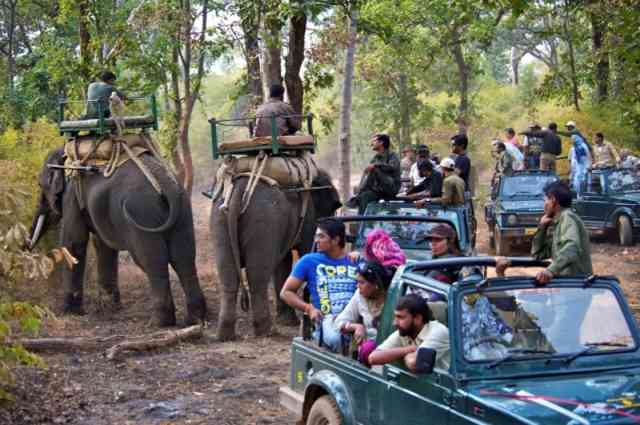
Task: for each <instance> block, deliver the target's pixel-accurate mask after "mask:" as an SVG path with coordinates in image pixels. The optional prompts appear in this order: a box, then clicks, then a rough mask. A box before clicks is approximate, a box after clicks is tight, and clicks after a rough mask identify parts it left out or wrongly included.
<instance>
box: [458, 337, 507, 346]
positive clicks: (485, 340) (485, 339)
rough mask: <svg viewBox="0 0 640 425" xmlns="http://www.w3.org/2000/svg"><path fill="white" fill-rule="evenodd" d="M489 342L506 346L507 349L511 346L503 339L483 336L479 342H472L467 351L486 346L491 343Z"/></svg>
mask: <svg viewBox="0 0 640 425" xmlns="http://www.w3.org/2000/svg"><path fill="white" fill-rule="evenodd" d="M489 342H495V343H496V344H500V345H503V346H505V347H507V346H508V345H509V344H508V343H507V342H506V341H504V340H503V339H502V338H500V337H497V336H493V335H490V336H483V337H482V338H480V339H478V340H477V341H473V342H472V343H471V344H470V345H469V346H468V347H467V350H471V349H473V348H476V347H477V346H479V345H482V344H486V343H489Z"/></svg>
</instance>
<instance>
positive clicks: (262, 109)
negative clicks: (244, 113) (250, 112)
mask: <svg viewBox="0 0 640 425" xmlns="http://www.w3.org/2000/svg"><path fill="white" fill-rule="evenodd" d="M273 115H275V116H276V126H277V127H278V136H286V135H288V134H293V133H295V132H296V131H298V130H300V120H301V117H299V116H298V117H292V116H290V115H296V112H295V111H294V110H293V108H292V107H291V105H289V104H288V103H284V102H283V101H281V100H280V99H273V98H271V99H269V100H268V101H267V102H266V103H263V104H262V105H260V106H259V107H258V110H257V111H256V128H255V129H254V130H253V135H254V137H271V117H272V116H273ZM288 115H289V116H288Z"/></svg>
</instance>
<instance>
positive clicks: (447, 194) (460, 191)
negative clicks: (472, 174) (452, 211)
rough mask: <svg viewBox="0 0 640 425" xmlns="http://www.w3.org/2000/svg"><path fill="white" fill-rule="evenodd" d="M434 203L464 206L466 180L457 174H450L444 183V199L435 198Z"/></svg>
mask: <svg viewBox="0 0 640 425" xmlns="http://www.w3.org/2000/svg"><path fill="white" fill-rule="evenodd" d="M432 201H440V202H441V203H442V205H448V206H458V205H464V180H462V178H460V176H458V175H457V174H455V173H454V174H450V175H448V176H447V177H445V179H444V181H443V182H442V197H440V198H433V199H432Z"/></svg>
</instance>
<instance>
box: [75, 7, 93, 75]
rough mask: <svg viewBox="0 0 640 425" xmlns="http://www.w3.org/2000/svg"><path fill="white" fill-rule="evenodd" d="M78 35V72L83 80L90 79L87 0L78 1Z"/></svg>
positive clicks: (89, 38)
mask: <svg viewBox="0 0 640 425" xmlns="http://www.w3.org/2000/svg"><path fill="white" fill-rule="evenodd" d="M78 14H79V16H78V36H79V39H80V73H81V75H82V78H83V79H84V80H85V82H88V81H89V80H90V79H91V75H90V72H91V70H90V69H91V51H90V46H91V35H90V33H89V2H88V1H87V0H79V1H78Z"/></svg>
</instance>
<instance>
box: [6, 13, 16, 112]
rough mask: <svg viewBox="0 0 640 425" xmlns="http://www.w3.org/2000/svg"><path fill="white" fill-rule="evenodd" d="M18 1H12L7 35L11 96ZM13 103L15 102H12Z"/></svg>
mask: <svg viewBox="0 0 640 425" xmlns="http://www.w3.org/2000/svg"><path fill="white" fill-rule="evenodd" d="M16 3H17V2H16V1H10V2H9V4H8V7H9V19H8V22H7V27H6V34H7V83H8V87H9V95H11V96H13V92H14V80H15V78H16V47H15V45H16V41H15V39H16V10H17V7H18V5H17V4H16ZM12 101H13V100H12Z"/></svg>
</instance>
